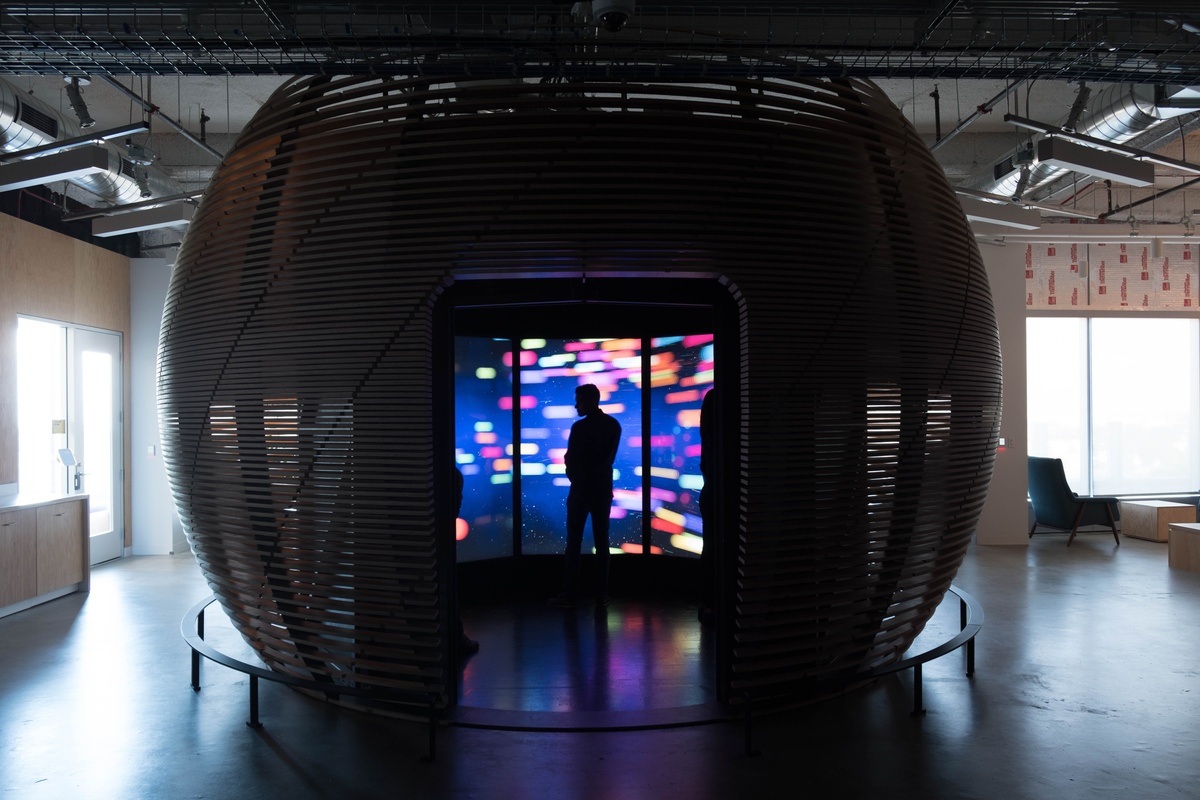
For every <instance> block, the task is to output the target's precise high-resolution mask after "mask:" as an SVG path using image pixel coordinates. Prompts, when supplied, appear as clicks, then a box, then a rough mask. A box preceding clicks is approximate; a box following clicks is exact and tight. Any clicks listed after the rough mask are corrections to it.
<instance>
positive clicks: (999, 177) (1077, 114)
mask: <svg viewBox="0 0 1200 800" xmlns="http://www.w3.org/2000/svg"><path fill="white" fill-rule="evenodd" d="M1192 91H1194V90H1192V89H1189V88H1188V87H1184V86H1174V87H1167V89H1166V90H1165V91H1164V92H1163V93H1162V95H1161V97H1159V98H1156V97H1155V91H1154V87H1152V86H1147V85H1144V84H1132V83H1120V84H1114V85H1112V86H1109V87H1107V88H1106V89H1104V90H1102V91H1100V92H1097V93H1096V94H1095V95H1094V96H1093V97H1092V99H1091V102H1090V103H1089V104H1088V105H1087V106H1086V107H1085V108H1084V109H1083V110H1082V111H1079V110H1077V109H1073V110H1072V112H1071V113H1068V114H1067V116H1065V117H1064V118H1063V119H1062V120H1061V121H1060V127H1062V128H1063V129H1064V130H1072V131H1073V132H1075V133H1080V134H1084V135H1086V136H1091V137H1092V138H1095V139H1102V140H1104V141H1106V142H1112V143H1114V144H1123V143H1125V142H1128V141H1129V140H1131V139H1133V138H1135V137H1137V136H1139V135H1141V134H1143V133H1145V132H1146V131H1148V130H1150V129H1151V128H1153V127H1154V126H1155V125H1158V124H1160V123H1162V122H1165V121H1167V120H1169V119H1174V118H1175V117H1178V116H1181V115H1183V114H1187V113H1189V111H1190V109H1187V108H1180V107H1177V106H1172V105H1171V104H1170V99H1171V98H1173V97H1176V96H1179V95H1184V94H1189V93H1190V92H1192ZM1023 168H1024V169H1023ZM1069 171H1070V170H1066V169H1063V168H1062V167H1056V166H1051V165H1048V164H1040V163H1035V160H1034V156H1033V142H1032V140H1029V141H1028V142H1026V143H1024V144H1022V145H1021V146H1019V147H1017V148H1015V149H1014V150H1013V151H1012V152H1010V153H1009V154H1008V155H1006V156H1005V157H1004V158H1001V159H999V160H998V161H996V162H994V163H993V164H992V166H991V167H989V168H988V169H987V170H985V171H983V172H981V173H979V174H978V175H976V176H974V177H973V178H972V179H971V180H969V181H967V183H966V184H965V185H967V186H969V187H970V188H972V189H978V190H979V191H982V192H986V193H988V194H995V195H1000V196H1003V197H1012V198H1013V200H1017V199H1020V198H1022V197H1030V196H1033V195H1034V194H1035V193H1036V191H1037V189H1038V188H1039V187H1043V186H1045V185H1047V184H1049V183H1050V182H1052V181H1054V180H1056V179H1057V178H1059V177H1061V176H1063V175H1065V174H1067V173H1068V172H1069Z"/></svg>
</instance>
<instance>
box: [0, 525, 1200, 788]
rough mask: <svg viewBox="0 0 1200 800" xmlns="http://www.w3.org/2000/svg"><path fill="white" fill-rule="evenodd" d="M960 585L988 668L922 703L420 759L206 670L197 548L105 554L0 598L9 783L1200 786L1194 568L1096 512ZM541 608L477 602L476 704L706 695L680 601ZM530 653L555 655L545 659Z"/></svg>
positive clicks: (612, 708) (404, 726)
mask: <svg viewBox="0 0 1200 800" xmlns="http://www.w3.org/2000/svg"><path fill="white" fill-rule="evenodd" d="M956 584H957V585H959V586H961V587H962V588H963V589H965V590H967V591H969V592H971V593H972V594H973V595H974V596H975V597H976V598H977V599H978V600H979V601H980V602H981V604H982V605H983V607H984V609H985V611H986V615H987V618H986V621H985V624H984V628H983V631H982V633H981V634H980V636H979V639H978V656H977V658H978V663H977V671H976V674H975V677H974V678H972V679H968V678H966V677H964V675H963V663H962V658H961V655H959V654H956V655H953V656H949V657H947V658H945V659H943V660H941V661H938V662H935V663H933V664H930V665H928V666H927V667H926V669H925V680H924V689H925V706H926V708H927V709H928V713H927V715H925V716H923V717H913V716H910V715H909V710H910V705H911V702H912V695H911V676H910V675H908V674H900V675H895V676H891V677H888V678H885V679H881V680H879V681H877V682H876V683H874V684H872V685H871V686H868V687H866V688H864V689H862V690H859V691H856V692H853V693H851V694H848V695H845V696H842V697H839V698H836V699H834V700H830V701H827V702H825V703H821V704H819V705H815V706H811V707H808V708H804V709H800V710H798V711H793V712H787V713H781V714H776V715H772V716H769V717H763V718H761V719H759V720H758V723H757V724H756V727H755V732H754V744H755V746H756V747H757V749H759V750H760V751H761V752H760V754H759V755H757V756H752V757H751V756H746V755H745V754H744V741H743V729H742V727H741V726H739V725H737V724H734V723H728V722H721V723H715V724H706V725H697V726H689V727H680V728H672V729H666V730H633V731H628V730H626V731H620V732H615V731H602V732H578V731H570V732H563V731H540V730H539V731H509V730H500V731H497V730H484V729H475V728H470V727H453V726H449V727H442V728H440V729H439V731H438V757H437V759H436V761H435V762H433V763H432V764H430V763H426V762H424V761H422V760H421V758H420V757H421V755H422V754H424V753H425V737H426V731H425V729H424V728H423V727H422V726H421V725H419V724H416V723H412V722H405V721H402V720H394V719H386V718H382V717H378V716H374V715H369V714H363V713H360V712H355V711H348V710H346V709H342V708H339V707H337V706H334V705H330V704H326V703H323V702H319V701H316V700H312V699H310V698H308V697H305V696H302V695H299V694H297V693H295V692H293V691H291V690H289V689H286V688H284V687H281V686H277V685H275V684H268V683H264V684H263V686H262V698H261V715H262V722H263V727H262V728H261V729H258V730H254V729H251V728H248V727H247V726H246V725H245V724H244V722H245V720H246V715H247V680H246V677H245V676H243V675H241V674H238V673H235V672H231V671H228V670H224V669H221V668H219V667H217V666H215V665H206V666H205V668H204V671H203V674H202V685H203V689H202V691H200V692H199V693H193V692H192V691H191V689H190V688H189V686H188V680H189V667H188V650H187V647H186V646H185V645H184V643H183V641H182V639H181V638H180V634H179V620H180V618H181V617H182V615H183V614H184V612H185V611H186V610H187V609H188V608H189V607H190V606H191V605H192V604H193V603H194V602H196V601H197V600H198V599H200V598H202V597H204V596H205V595H207V589H206V587H205V585H204V582H203V579H202V578H201V577H200V575H199V573H198V570H197V568H196V566H195V564H194V563H193V562H192V560H191V558H190V556H186V555H185V556H174V557H141V558H129V559H124V560H121V561H118V562H114V563H112V564H108V565H104V566H101V567H99V568H97V569H96V570H95V571H94V573H93V589H92V592H91V593H90V594H88V595H72V596H69V597H66V598H62V599H59V600H55V601H53V602H51V603H48V604H45V605H43V606H39V607H37V608H34V609H30V610H27V611H24V612H21V613H18V614H15V615H13V616H10V617H6V618H4V619H0V734H2V744H0V797H3V798H10V797H11V798H14V799H16V798H19V800H26V798H31V799H32V798H81V799H83V800H88V799H89V798H98V799H99V800H109V799H110V798H111V799H112V800H126V799H132V798H171V799H172V800H174V799H176V798H296V799H297V800H300V799H302V798H598V799H603V800H609V799H611V800H618V799H619V800H636V799H637V798H689V800H690V799H691V798H748V799H749V798H775V797H779V798H794V797H811V798H825V797H830V798H854V797H862V798H867V797H870V798H1005V799H1006V800H1008V799H1010V798H1097V797H1099V798H1103V797H1114V798H1116V797H1120V798H1138V799H1139V800H1140V799H1141V798H1160V797H1198V796H1200V682H1198V680H1197V675H1198V674H1200V635H1198V633H1197V632H1198V631H1200V575H1196V574H1192V573H1187V572H1181V571H1178V570H1171V569H1168V567H1167V563H1166V547H1165V545H1158V544H1153V543H1150V542H1143V541H1140V540H1131V539H1124V540H1123V543H1122V544H1121V546H1120V547H1117V546H1116V545H1115V544H1114V543H1113V541H1112V539H1111V537H1107V536H1104V535H1088V536H1084V537H1081V538H1079V539H1077V540H1076V542H1075V543H1074V544H1073V545H1072V546H1071V547H1070V548H1069V549H1068V548H1067V547H1066V537H1065V535H1046V536H1038V537H1035V538H1034V539H1033V541H1032V543H1031V545H1030V547H1029V548H1028V549H1026V548H994V547H991V548H985V547H973V548H972V549H971V551H970V554H969V555H968V557H967V560H966V563H965V564H964V566H963V568H962V570H961V571H960V573H959V576H958V578H957V579H956ZM548 611H550V609H543V608H540V607H539V608H536V609H534V608H533V607H532V606H529V607H526V608H524V609H522V608H509V609H502V608H484V609H473V610H469V611H468V613H467V614H465V618H466V623H467V626H468V629H469V630H470V631H471V632H472V634H473V635H475V636H476V637H477V638H478V639H480V641H481V643H482V646H483V647H482V650H481V651H480V653H479V654H477V655H476V656H474V657H473V659H472V660H471V661H470V662H468V664H467V666H466V669H465V671H464V674H463V678H462V684H461V687H462V694H463V709H461V711H462V713H464V714H466V715H470V714H472V713H476V712H475V711H473V710H472V709H485V710H487V709H489V708H491V709H493V710H496V709H498V710H499V711H500V712H505V713H530V714H535V715H553V714H555V713H556V712H557V711H567V712H571V713H573V712H575V711H578V710H583V711H585V712H589V713H592V712H594V713H621V712H628V713H638V710H639V707H640V708H642V709H645V710H647V713H653V712H655V710H656V709H657V710H659V711H661V710H662V709H667V710H668V711H671V713H674V711H676V710H678V709H679V708H689V707H692V708H695V707H698V706H703V704H704V703H705V702H706V701H707V699H708V695H709V693H710V691H711V689H710V687H708V685H707V683H706V682H707V681H708V680H709V678H708V677H707V670H706V667H705V666H704V665H705V663H706V659H707V658H710V656H709V655H708V654H707V653H706V649H705V648H706V645H705V638H704V634H703V633H702V632H700V630H699V627H698V626H697V625H696V623H695V622H694V617H691V616H690V614H688V613H687V610H686V609H683V610H681V609H679V608H673V607H670V606H669V605H667V606H662V607H657V608H648V607H646V606H645V605H644V604H640V603H638V602H636V601H633V600H629V599H624V600H622V599H618V600H616V601H615V602H614V604H613V607H612V608H611V609H610V610H609V612H608V613H607V614H606V615H605V616H604V618H603V624H602V625H601V624H599V623H598V622H597V621H596V618H595V617H594V616H593V615H592V614H591V611H590V609H585V610H579V611H575V612H567V614H569V615H574V618H573V619H572V617H571V616H567V617H564V616H563V612H559V611H557V610H555V611H554V613H556V614H558V616H553V615H547V614H546V612H548ZM214 616H215V615H214ZM941 616H943V615H942V613H941V612H939V617H941ZM937 619H938V618H935V623H931V627H933V628H936V627H938V626H939V625H940V624H941V623H938V622H936V620H937ZM210 632H211V633H210V640H212V641H221V640H222V638H223V637H225V636H226V635H227V632H225V631H223V630H222V629H221V627H220V625H218V624H216V623H213V624H211V625H210ZM601 640H603V642H602V641H601ZM548 642H550V643H552V644H550V645H548V644H547V643H548ZM225 644H226V645H228V646H229V647H230V648H236V647H238V646H239V643H238V642H237V641H236V639H235V638H230V639H229V641H226V642H225ZM601 648H603V652H604V654H605V655H604V657H603V658H597V657H596V654H597V652H598V650H599V649H601ZM552 651H553V652H556V653H557V655H553V656H552V655H550V654H551V652H552ZM539 652H540V653H542V655H543V656H545V658H547V659H549V665H548V666H546V667H544V668H543V669H542V670H541V671H538V670H532V671H531V670H530V668H529V665H528V663H526V661H527V660H529V661H534V662H535V663H536V659H531V658H527V657H528V656H530V655H535V654H537V653H539ZM660 660H661V661H663V662H665V668H664V669H660V670H658V671H657V672H655V674H654V676H653V677H652V678H650V679H647V678H645V675H646V674H647V673H646V670H647V669H651V668H654V669H657V667H656V666H655V665H656V664H658V663H659V662H660ZM605 664H608V665H609V666H603V665H605ZM613 665H616V666H615V667H614V666H613ZM645 684H649V688H644V685H645ZM664 713H665V712H664Z"/></svg>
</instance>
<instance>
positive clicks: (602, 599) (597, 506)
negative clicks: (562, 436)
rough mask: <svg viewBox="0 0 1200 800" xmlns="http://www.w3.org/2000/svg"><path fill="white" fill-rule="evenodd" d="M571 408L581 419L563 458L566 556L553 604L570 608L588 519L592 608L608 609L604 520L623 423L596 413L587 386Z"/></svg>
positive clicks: (595, 393) (596, 395)
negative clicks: (592, 567) (593, 570)
mask: <svg viewBox="0 0 1200 800" xmlns="http://www.w3.org/2000/svg"><path fill="white" fill-rule="evenodd" d="M575 410H576V411H577V412H578V413H579V416H580V417H582V419H580V420H577V421H576V422H575V424H574V425H572V426H571V435H570V437H569V438H568V439H567V454H566V457H565V459H564V460H565V461H566V467H567V479H568V480H570V481H571V490H570V492H569V493H568V494H567V552H566V567H565V570H564V574H563V587H562V592H560V593H559V594H557V595H555V596H554V597H552V598H550V603H551V605H556V606H564V607H570V606H574V605H575V603H576V600H577V599H578V598H577V590H578V587H577V586H576V582H577V578H578V575H579V550H580V547H581V546H582V545H583V528H584V524H585V523H586V522H587V518H588V517H589V516H591V518H592V540H593V541H594V542H595V545H596V605H598V606H601V607H603V606H606V605H608V565H609V552H608V546H609V545H608V516H609V512H610V510H611V509H612V498H613V474H612V470H613V462H614V461H615V460H616V457H617V447H618V445H620V443H621V423H619V422H617V421H616V420H615V419H613V418H612V417H610V416H609V415H608V414H605V413H604V412H603V411H601V410H600V390H599V389H598V388H596V386H594V385H593V384H590V383H585V384H583V385H581V386H577V387H576V388H575Z"/></svg>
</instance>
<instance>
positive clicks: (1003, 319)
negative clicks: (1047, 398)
mask: <svg viewBox="0 0 1200 800" xmlns="http://www.w3.org/2000/svg"><path fill="white" fill-rule="evenodd" d="M980 252H981V254H982V255H983V262H984V265H985V267H986V268H987V273H988V281H989V282H990V283H991V286H992V301H993V302H994V303H995V305H996V324H997V325H998V326H999V329H1000V352H1001V355H1002V357H1003V359H1004V394H1003V403H1004V412H1003V417H1002V419H1001V422H1000V436H1001V437H1002V438H1003V439H1004V443H1005V447H1004V449H1003V450H1002V451H1000V452H999V453H997V455H996V468H995V471H994V472H993V474H992V485H991V488H990V489H989V490H988V496H987V501H986V502H985V503H984V506H983V514H982V515H981V516H980V519H979V528H978V529H977V530H976V533H975V541H976V543H977V544H1019V545H1028V544H1029V513H1028V506H1027V502H1028V501H1027V499H1026V492H1027V482H1028V480H1029V477H1028V464H1027V460H1026V456H1027V454H1028V442H1027V441H1026V432H1027V422H1026V417H1027V411H1026V395H1025V245H1023V244H1009V245H1006V246H995V245H988V244H981V245H980Z"/></svg>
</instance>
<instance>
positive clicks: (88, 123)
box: [63, 78, 96, 128]
mask: <svg viewBox="0 0 1200 800" xmlns="http://www.w3.org/2000/svg"><path fill="white" fill-rule="evenodd" d="M63 80H64V81H66V82H67V99H68V100H70V101H71V110H72V111H74V112H75V116H76V117H78V118H79V127H81V128H90V127H92V126H93V125H95V124H96V120H94V119H92V115H91V113H90V112H89V111H88V107H87V103H85V102H84V100H83V92H81V91H79V87H80V86H87V85H88V84H89V83H91V81H89V80H88V79H87V78H83V79H80V78H63Z"/></svg>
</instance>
